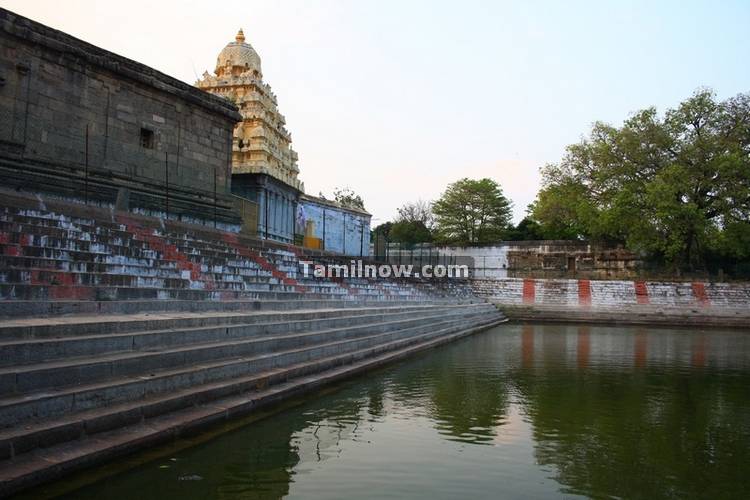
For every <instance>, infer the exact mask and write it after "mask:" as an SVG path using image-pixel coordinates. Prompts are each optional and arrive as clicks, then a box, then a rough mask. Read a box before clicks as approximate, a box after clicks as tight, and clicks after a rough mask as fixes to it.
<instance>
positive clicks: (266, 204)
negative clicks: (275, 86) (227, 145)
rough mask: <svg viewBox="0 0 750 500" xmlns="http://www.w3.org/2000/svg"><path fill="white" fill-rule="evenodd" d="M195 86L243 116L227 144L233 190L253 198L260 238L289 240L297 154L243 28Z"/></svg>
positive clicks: (297, 188)
mask: <svg viewBox="0 0 750 500" xmlns="http://www.w3.org/2000/svg"><path fill="white" fill-rule="evenodd" d="M196 86H197V87H198V88H201V89H203V90H205V91H208V92H210V93H212V94H216V95H219V96H222V97H224V98H226V99H228V100H230V101H231V102H233V103H234V104H236V105H237V107H238V108H239V111H240V114H241V115H242V121H241V122H239V123H238V124H237V126H236V127H235V129H234V138H233V143H232V193H233V194H235V195H237V196H240V197H242V198H245V199H248V200H251V201H253V202H255V203H257V206H258V226H257V227H258V228H257V231H258V234H259V235H260V236H261V237H265V238H269V239H274V240H277V241H285V242H292V241H293V240H294V233H295V227H294V226H295V218H296V210H297V202H298V200H299V195H300V194H301V193H303V192H304V185H303V183H302V181H301V180H300V179H299V178H298V175H299V168H298V167H297V153H296V152H295V151H294V150H293V149H292V148H291V142H292V136H291V134H290V133H289V131H288V130H287V129H286V128H285V125H286V121H285V119H284V116H283V115H282V114H281V113H279V109H278V103H277V101H276V96H275V95H274V93H273V92H272V91H271V87H270V86H269V85H268V84H267V83H265V82H264V81H263V71H262V69H261V63H260V56H259V55H258V53H257V52H256V51H255V49H253V47H252V46H251V45H250V44H249V43H246V42H245V35H244V33H243V32H242V30H240V31H239V33H237V36H236V37H235V41H233V42H231V43H229V44H228V45H227V46H226V47H224V49H223V50H222V51H221V52H220V53H219V57H218V58H217V60H216V69H215V70H214V74H213V75H211V74H209V73H208V72H205V73H203V78H202V79H201V80H199V81H198V82H196Z"/></svg>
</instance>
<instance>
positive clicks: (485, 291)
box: [472, 278, 750, 328]
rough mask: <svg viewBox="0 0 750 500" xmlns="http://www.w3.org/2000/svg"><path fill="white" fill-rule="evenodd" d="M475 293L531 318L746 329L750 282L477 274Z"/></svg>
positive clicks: (514, 314) (749, 314)
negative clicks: (485, 276) (495, 277)
mask: <svg viewBox="0 0 750 500" xmlns="http://www.w3.org/2000/svg"><path fill="white" fill-rule="evenodd" d="M472 288H473V290H474V293H475V294H476V295H478V296H479V297H483V298H485V299H487V300H489V301H491V302H493V303H495V304H497V305H498V307H500V309H501V310H502V311H503V312H505V313H506V314H508V315H509V316H511V317H516V318H519V319H530V320H544V319H548V320H555V321H603V322H612V323H667V324H677V325H692V324H701V325H722V326H740V327H744V328H747V325H748V320H750V284H748V283H710V282H702V281H696V282H677V281H673V282H669V281H640V280H636V281H631V280H598V281H595V280H587V279H578V280H574V279H530V278H526V279H522V278H502V279H474V280H472Z"/></svg>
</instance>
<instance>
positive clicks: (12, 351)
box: [0, 306, 477, 392]
mask: <svg viewBox="0 0 750 500" xmlns="http://www.w3.org/2000/svg"><path fill="white" fill-rule="evenodd" d="M469 308H474V309H476V308H477V306H454V307H452V308H449V307H445V306H444V307H440V308H434V307H433V308H423V309H421V310H419V309H417V310H414V309H412V310H407V311H398V310H396V311H381V312H376V313H371V312H368V311H366V310H365V311H363V310H361V309H344V310H341V311H335V312H337V313H339V314H336V315H335V316H333V317H322V318H315V319H309V318H304V319H296V320H295V319H293V316H292V315H276V318H275V319H276V321H267V320H265V321H255V322H247V323H236V324H226V323H225V324H221V325H213V326H199V327H182V328H180V327H175V326H171V327H169V328H168V329H164V328H161V329H148V330H131V331H129V332H124V333H114V332H112V331H110V330H108V329H106V328H101V329H97V330H96V332H97V333H98V334H92V333H91V332H89V331H88V330H90V328H89V326H90V325H84V326H86V327H87V328H86V329H85V330H84V331H83V332H81V331H80V330H76V329H74V328H71V327H70V326H66V331H65V332H64V335H60V332H54V334H55V335H56V336H57V337H58V338H50V337H49V331H48V332H43V333H47V335H46V336H45V337H46V338H45V337H42V338H23V337H22V338H20V339H19V338H18V337H16V339H15V340H6V338H12V337H11V336H16V335H18V334H19V333H21V332H14V331H13V330H11V331H10V332H6V331H4V329H2V328H0V339H2V340H0V367H2V368H4V369H0V380H1V379H2V378H3V376H4V375H7V374H8V372H9V371H10V370H9V368H8V367H22V366H23V365H31V364H40V363H44V362H49V361H54V360H56V359H65V360H66V361H67V362H71V360H74V359H77V358H81V357H85V356H96V355H104V354H108V355H111V354H114V353H118V352H143V351H153V350H155V349H159V348H163V347H172V348H174V347H178V346H184V345H190V346H198V345H202V344H210V343H213V342H226V341H229V342H239V341H242V340H243V339H246V338H249V337H257V336H267V335H280V334H286V333H290V332H315V331H319V330H324V329H331V328H337V327H343V326H354V325H362V324H367V323H377V322H382V321H385V320H389V321H395V320H397V319H409V318H426V317H430V316H431V315H433V314H451V313H454V312H464V311H465V310H467V309H469ZM239 319H242V318H239ZM249 319H251V320H252V319H255V318H252V317H250V318H249ZM48 330H49V329H48ZM105 332H106V333H105ZM0 392H2V388H0Z"/></svg>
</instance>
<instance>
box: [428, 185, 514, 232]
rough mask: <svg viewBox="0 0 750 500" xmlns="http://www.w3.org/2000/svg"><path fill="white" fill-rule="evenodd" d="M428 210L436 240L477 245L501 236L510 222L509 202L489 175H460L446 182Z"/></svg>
mask: <svg viewBox="0 0 750 500" xmlns="http://www.w3.org/2000/svg"><path fill="white" fill-rule="evenodd" d="M432 210H433V212H434V214H435V223H436V239H437V240H438V241H440V242H442V243H450V244H458V245H481V244H486V243H492V242H495V241H498V240H500V239H501V238H502V235H503V233H504V232H505V230H506V229H507V228H508V226H509V224H510V215H511V203H510V201H508V199H507V198H506V197H505V196H504V195H503V191H502V188H501V187H500V185H499V184H498V183H497V182H495V181H493V180H492V179H479V180H473V179H468V178H464V179H461V180H459V181H456V182H454V183H453V184H450V185H449V186H448V188H447V189H446V190H445V192H444V193H443V194H442V196H441V197H440V199H439V200H437V201H436V202H435V203H434V204H433V207H432Z"/></svg>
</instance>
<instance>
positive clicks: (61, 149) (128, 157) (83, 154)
mask: <svg viewBox="0 0 750 500" xmlns="http://www.w3.org/2000/svg"><path fill="white" fill-rule="evenodd" d="M0 73H1V74H2V75H4V78H5V83H4V85H1V86H0V114H2V116H3V119H2V120H0V122H2V126H0V145H2V146H0V175H2V176H3V178H4V183H5V185H6V186H13V185H15V186H18V187H20V188H23V189H28V190H34V191H42V192H53V193H56V194H61V195H64V196H66V197H69V198H71V199H82V198H84V197H85V198H88V200H89V201H91V202H96V203H101V204H106V205H110V206H111V205H114V204H115V203H116V201H117V200H118V192H120V189H122V188H126V189H129V190H131V196H130V197H129V200H124V199H123V198H122V197H120V198H119V201H120V203H119V205H118V206H121V205H122V204H123V202H124V201H128V205H129V207H128V208H129V209H131V210H134V209H137V210H140V211H143V212H146V213H154V214H156V213H162V214H164V213H165V212H166V209H167V197H168V196H169V197H170V198H171V199H170V201H169V211H170V214H171V215H172V217H175V216H177V215H181V216H184V217H187V218H188V219H190V218H192V219H200V218H201V217H203V218H204V219H208V217H206V215H207V214H210V215H213V213H214V210H215V209H214V206H216V213H217V218H218V219H219V221H220V222H222V223H231V224H236V223H237V222H238V218H237V216H236V215H235V214H234V213H233V212H232V207H231V198H230V197H229V193H230V182H231V178H230V175H231V173H230V155H231V134H232V129H233V127H234V124H235V123H236V122H237V121H238V120H239V119H240V115H239V114H238V112H237V109H236V107H235V106H234V105H233V104H231V103H230V102H228V101H227V100H225V99H221V98H217V97H215V96H212V95H210V94H208V93H206V92H202V91H200V90H198V89H196V88H194V87H192V86H190V85H187V84H185V83H183V82H180V81H178V80H176V79H174V78H171V77H169V76H167V75H164V74H162V73H159V72H158V71H156V70H154V69H152V68H149V67H147V66H144V65H142V64H139V63H136V62H135V61H131V60H129V59H126V58H124V57H121V56H118V55H116V54H113V53H111V52H107V51H106V50H103V49H101V48H99V47H95V46H93V45H90V44H88V43H86V42H83V41H81V40H78V39H76V38H74V37H72V36H69V35H66V34H64V33H61V32H59V31H57V30H53V29H51V28H48V27H47V26H44V25H41V24H39V23H36V22H34V21H31V20H29V19H26V18H24V17H22V16H18V15H16V14H14V13H12V12H9V11H7V10H4V9H0ZM167 177H168V178H169V179H168V181H167ZM214 184H215V187H216V189H215V191H216V196H214ZM86 185H88V192H87V193H84V188H85V186H86ZM215 202H216V203H215Z"/></svg>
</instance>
